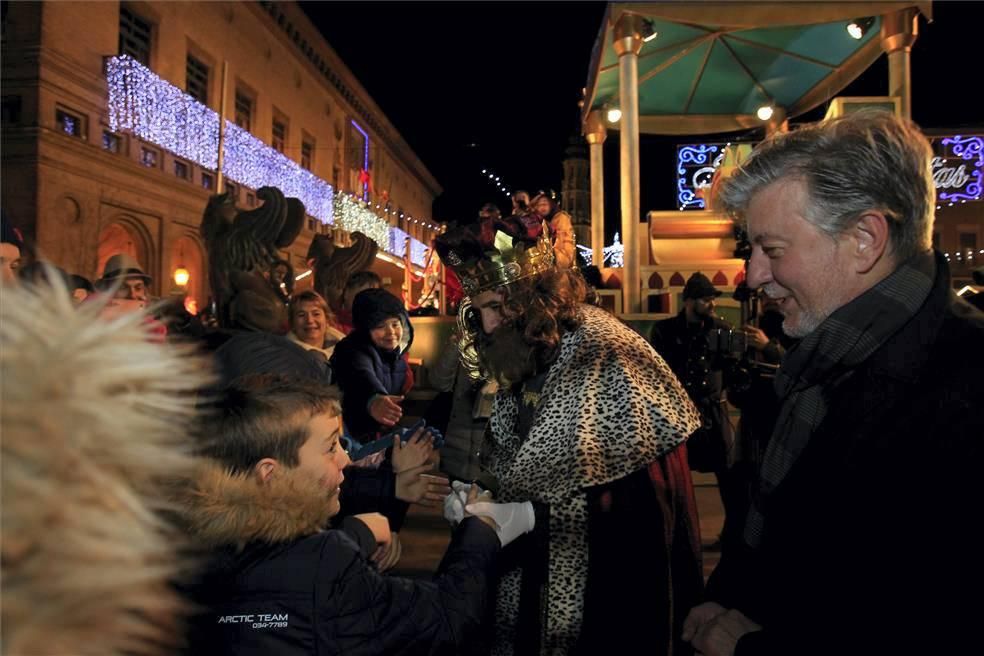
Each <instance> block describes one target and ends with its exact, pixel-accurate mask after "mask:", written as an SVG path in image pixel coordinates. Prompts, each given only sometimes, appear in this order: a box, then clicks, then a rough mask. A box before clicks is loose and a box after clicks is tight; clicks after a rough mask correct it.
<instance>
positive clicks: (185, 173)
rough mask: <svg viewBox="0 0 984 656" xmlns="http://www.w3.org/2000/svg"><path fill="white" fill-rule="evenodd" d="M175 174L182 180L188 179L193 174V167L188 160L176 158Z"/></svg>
mask: <svg viewBox="0 0 984 656" xmlns="http://www.w3.org/2000/svg"><path fill="white" fill-rule="evenodd" d="M174 175H175V177H178V178H181V179H182V180H187V179H188V178H189V176H190V175H191V167H190V166H188V163H187V162H182V161H181V160H180V159H176V160H174Z"/></svg>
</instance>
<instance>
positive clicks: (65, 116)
mask: <svg viewBox="0 0 984 656" xmlns="http://www.w3.org/2000/svg"><path fill="white" fill-rule="evenodd" d="M55 123H56V124H57V126H58V129H60V130H61V131H62V132H64V133H65V134H67V135H68V136H70V137H76V138H78V139H84V138H85V129H84V126H83V125H82V117H81V116H79V115H78V114H73V113H72V112H69V111H66V110H64V109H60V108H59V109H56V110H55Z"/></svg>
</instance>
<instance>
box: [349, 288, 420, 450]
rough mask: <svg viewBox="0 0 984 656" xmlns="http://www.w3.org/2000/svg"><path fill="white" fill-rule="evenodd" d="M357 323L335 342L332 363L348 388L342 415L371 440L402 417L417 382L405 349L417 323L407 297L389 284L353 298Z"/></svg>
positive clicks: (362, 439)
mask: <svg viewBox="0 0 984 656" xmlns="http://www.w3.org/2000/svg"><path fill="white" fill-rule="evenodd" d="M352 322H353V324H354V329H353V330H352V332H351V333H349V334H348V335H347V336H346V337H345V339H343V340H342V341H340V342H339V343H338V344H337V345H336V346H335V352H334V353H333V354H332V358H331V364H332V369H333V370H334V372H335V375H336V382H337V383H338V386H339V387H340V388H341V389H342V392H343V399H342V421H343V422H344V424H345V427H346V429H347V430H348V434H349V435H351V436H352V437H354V438H355V439H357V440H359V441H360V442H365V441H368V440H371V439H373V438H374V437H375V436H377V435H378V434H379V433H380V432H382V431H383V430H385V429H388V428H391V427H393V426H395V425H396V423H397V422H399V421H400V418H401V417H402V416H403V409H402V408H401V406H400V402H401V401H402V400H403V396H404V395H405V394H406V393H407V391H408V390H409V389H410V387H411V386H412V385H413V377H412V374H411V373H410V367H409V366H408V365H407V362H406V360H405V359H404V357H403V355H404V353H406V352H407V350H409V348H410V344H411V343H412V342H413V327H412V326H411V325H410V318H409V316H408V315H407V311H406V309H405V308H404V307H403V302H402V301H401V300H400V299H398V298H397V297H395V296H393V295H392V294H390V293H389V292H388V291H386V290H385V289H366V290H363V291H361V292H359V294H358V295H357V296H356V297H355V300H354V301H353V302H352Z"/></svg>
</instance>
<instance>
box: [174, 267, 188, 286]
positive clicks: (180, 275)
mask: <svg viewBox="0 0 984 656" xmlns="http://www.w3.org/2000/svg"><path fill="white" fill-rule="evenodd" d="M189 280H191V274H190V273H189V272H188V269H186V268H185V267H184V265H183V264H179V265H178V268H177V269H175V270H174V284H175V285H177V286H178V287H184V286H185V285H187V284H188V281H189Z"/></svg>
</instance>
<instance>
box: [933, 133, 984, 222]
mask: <svg viewBox="0 0 984 656" xmlns="http://www.w3.org/2000/svg"><path fill="white" fill-rule="evenodd" d="M932 143H933V155H934V157H933V182H934V183H935V184H936V199H937V202H938V203H940V204H941V205H942V204H943V203H946V204H947V205H955V204H957V203H966V202H967V201H976V200H980V199H981V186H982V183H984V149H982V147H984V137H980V136H966V137H964V136H960V135H954V136H952V137H937V138H935V139H933V142H932Z"/></svg>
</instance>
